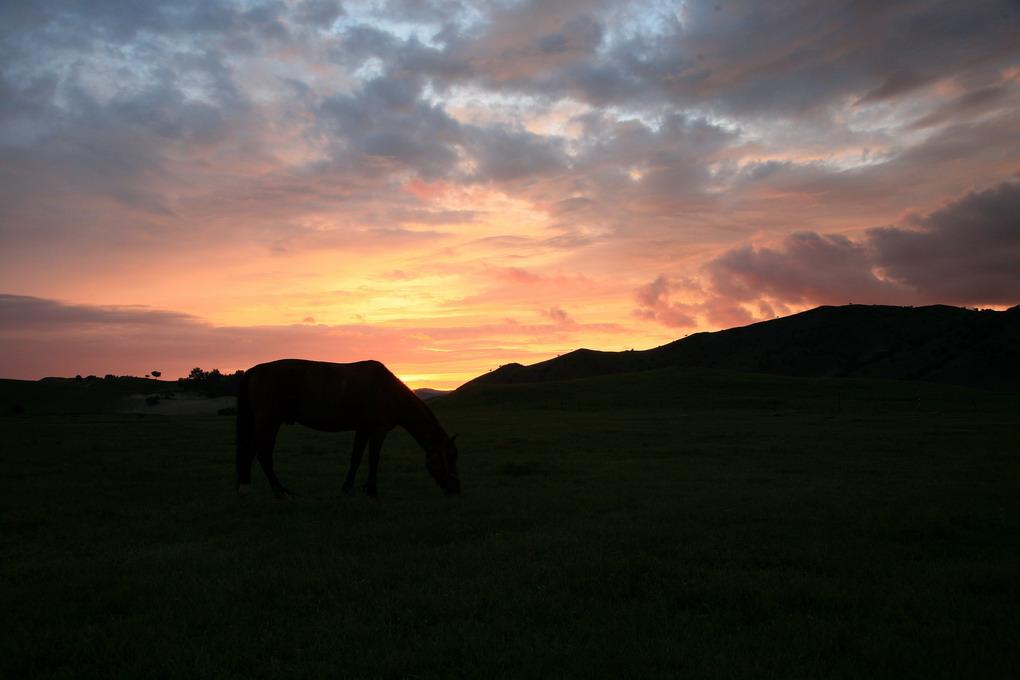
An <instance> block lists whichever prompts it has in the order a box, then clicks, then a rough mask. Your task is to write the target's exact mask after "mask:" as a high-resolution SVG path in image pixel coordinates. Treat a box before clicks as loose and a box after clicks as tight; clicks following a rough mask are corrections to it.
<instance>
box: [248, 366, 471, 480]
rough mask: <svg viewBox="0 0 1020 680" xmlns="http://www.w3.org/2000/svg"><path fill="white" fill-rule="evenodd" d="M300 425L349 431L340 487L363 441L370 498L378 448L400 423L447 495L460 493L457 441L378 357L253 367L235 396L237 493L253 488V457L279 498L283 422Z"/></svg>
mask: <svg viewBox="0 0 1020 680" xmlns="http://www.w3.org/2000/svg"><path fill="white" fill-rule="evenodd" d="M283 423H287V424H288V425H291V424H293V423H300V424H302V425H306V426H308V427H310V428H312V429H314V430H321V431H323V432H348V431H350V430H353V431H354V451H353V452H352V454H351V467H350V469H349V470H348V471H347V480H346V481H345V482H344V485H343V490H344V492H345V493H351V492H352V491H353V489H354V477H355V475H356V474H357V472H358V466H359V465H360V464H361V456H362V454H363V453H364V451H365V446H366V445H367V446H368V483H367V484H366V490H367V492H368V494H369V495H370V496H375V495H376V493H377V488H376V473H377V472H378V470H379V452H380V451H381V450H382V445H383V440H384V439H385V438H386V435H387V433H389V431H390V430H392V429H393V428H394V427H396V426H397V425H400V426H401V427H403V428H404V429H405V430H407V431H408V433H410V435H411V436H412V437H414V439H415V441H417V442H418V444H419V445H420V446H421V447H422V448H423V449H425V467H426V468H427V469H428V471H429V473H430V474H431V475H432V477H433V478H434V479H435V480H436V483H437V484H438V485H439V486H441V487H442V488H443V489H445V490H446V491H448V492H450V493H457V492H458V491H460V477H458V476H457V447H456V445H455V444H454V439H456V436H454V437H448V436H446V432H445V431H444V430H443V428H442V427H441V426H440V425H439V421H438V420H436V416H435V415H434V414H433V413H432V411H431V410H430V409H429V407H428V406H426V405H425V402H423V401H422V400H421V399H420V398H419V397H418V395H416V394H415V393H414V392H412V391H411V390H410V389H409V388H408V387H407V386H406V385H405V384H404V383H402V382H400V379H399V378H397V377H396V376H395V375H393V374H392V373H390V371H389V369H387V368H386V367H385V366H383V365H382V364H381V363H379V362H378V361H359V362H356V363H353V364H333V363H327V362H324V361H304V360H302V359H281V360H279V361H271V362H269V363H266V364H259V365H258V366H253V367H252V368H250V369H248V371H246V372H245V374H244V377H243V378H242V379H241V387H240V391H239V392H238V397H237V492H238V493H239V494H240V495H245V494H247V493H249V492H250V491H251V464H252V461H254V460H255V459H256V458H258V461H259V464H260V465H261V466H262V471H263V472H265V473H266V478H267V479H268V480H269V484H270V486H272V488H273V493H274V494H275V495H276V497H277V498H283V497H286V496H287V495H288V494H289V493H291V492H290V491H288V490H287V489H286V488H284V486H283V485H282V484H280V480H279V479H277V477H276V473H275V472H274V471H273V448H274V446H275V444H276V435H277V433H278V432H279V430H280V425H282V424H283Z"/></svg>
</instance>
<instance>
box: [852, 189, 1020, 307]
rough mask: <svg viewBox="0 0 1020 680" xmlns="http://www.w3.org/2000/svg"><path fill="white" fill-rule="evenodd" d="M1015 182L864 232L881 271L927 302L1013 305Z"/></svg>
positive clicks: (1019, 228)
mask: <svg viewBox="0 0 1020 680" xmlns="http://www.w3.org/2000/svg"><path fill="white" fill-rule="evenodd" d="M1018 215H1020V182H1015V181H1014V182H1006V183H1003V184H1000V185H999V186H998V187H995V188H993V189H988V190H986V191H982V192H976V193H975V192H972V193H969V194H967V195H966V196H965V197H963V198H962V199H960V200H958V201H956V202H953V203H950V204H949V205H947V206H946V207H944V208H942V209H940V210H937V211H935V212H933V213H931V214H929V215H924V216H913V217H911V218H910V219H909V220H908V222H909V223H910V225H911V227H913V228H911V229H904V228H901V227H883V228H878V229H872V230H870V231H869V232H868V242H869V245H870V247H871V248H872V250H873V253H874V254H873V258H874V262H875V264H876V265H877V266H879V267H881V268H882V272H883V275H884V276H885V277H886V278H888V279H891V280H894V281H897V282H899V283H900V284H902V285H904V286H908V287H910V288H911V289H913V290H915V291H917V293H918V294H919V295H921V296H923V297H924V298H925V299H927V300H930V301H933V302H934V301H939V302H946V303H953V304H962V305H973V304H995V305H1015V304H1017V303H1018V302H1020V221H1018V219H1017V216H1018Z"/></svg>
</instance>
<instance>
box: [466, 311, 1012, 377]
mask: <svg viewBox="0 0 1020 680" xmlns="http://www.w3.org/2000/svg"><path fill="white" fill-rule="evenodd" d="M680 366H697V367H703V368H723V369H728V370H735V371H747V372H753V373H770V374H774V375H786V376H799V377H830V378H836V377H838V378H882V379H894V380H926V381H931V382H941V383H948V384H953V385H964V386H968V387H980V388H991V389H1010V388H1016V387H1018V386H1020V307H1014V308H1012V309H1010V310H1007V311H1004V312H996V311H992V310H985V311H977V310H971V309H965V308H960V307H949V306H944V305H935V306H930V307H891V306H868V305H847V306H843V307H818V308H817V309H812V310H810V311H807V312H802V313H800V314H794V315H792V316H788V317H784V318H781V319H775V320H773V321H764V322H761V323H756V324H752V325H750V326H744V327H741V328H732V329H729V330H725V331H718V332H715V333H697V334H695V335H691V336H689V337H686V338H683V339H681V340H676V341H674V342H671V343H669V344H668V345H663V346H661V347H656V348H654V349H649V350H644V351H629V352H597V351H593V350H588V349H580V350H576V351H574V352H571V353H569V354H565V355H563V356H560V357H556V358H555V359H550V360H549V361H543V362H541V363H537V364H533V365H531V366H522V365H520V364H510V365H507V366H503V367H501V368H499V369H497V370H495V371H492V372H491V373H488V374H485V375H482V376H479V377H478V378H475V379H474V380H472V381H470V382H469V383H467V384H468V385H470V384H473V383H488V384H513V383H527V382H545V381H550V380H567V379H572V378H583V377H588V376H595V375H607V374H613V373H630V372H634V371H646V370H653V369H658V368H670V367H680Z"/></svg>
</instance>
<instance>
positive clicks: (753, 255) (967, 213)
mask: <svg viewBox="0 0 1020 680" xmlns="http://www.w3.org/2000/svg"><path fill="white" fill-rule="evenodd" d="M1018 214H1020V183H1017V182H1007V183H1004V184H1002V185H1000V186H998V187H996V188H994V189H989V190H987V191H984V192H979V193H971V194H969V195H967V196H966V197H964V198H962V199H960V200H958V201H956V202H954V203H951V204H950V205H948V206H946V207H945V208H943V209H941V210H938V211H936V212H933V213H931V214H929V215H926V216H919V217H914V218H912V219H911V220H910V223H911V226H912V227H913V228H909V229H906V228H902V227H884V228H878V229H871V230H869V231H868V232H867V234H866V237H865V238H864V239H862V240H860V241H853V240H851V239H849V238H847V237H845V236H841V235H836V234H817V233H814V232H798V233H795V234H792V235H790V236H788V237H786V238H785V239H784V240H783V241H782V242H781V244H780V245H779V246H778V247H765V246H763V247H752V246H742V247H739V248H734V249H731V250H729V251H727V252H726V253H724V254H723V255H721V256H719V257H717V258H715V259H714V260H712V261H711V262H709V263H708V264H707V265H706V272H707V273H708V275H709V277H710V282H711V291H712V293H713V294H715V295H717V296H719V297H721V298H725V299H728V300H734V301H738V302H753V301H759V300H776V301H779V302H781V303H785V304H790V305H796V304H802V305H815V304H846V303H848V302H863V301H867V302H870V303H885V304H915V303H918V304H923V303H942V304H960V305H988V304H992V305H1013V304H1017V302H1018V301H1020V266H1018V263H1020V222H1018V221H1017V217H1016V216H1017V215H1018Z"/></svg>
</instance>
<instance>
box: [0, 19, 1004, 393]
mask: <svg viewBox="0 0 1020 680" xmlns="http://www.w3.org/2000/svg"><path fill="white" fill-rule="evenodd" d="M851 302H852V303H862V304H902V305H923V304H932V303H941V304H951V305H959V306H969V307H992V308H997V309H1001V308H1005V307H1010V306H1013V305H1016V304H1020V3H1017V2H1015V1H1005V0H1004V1H994V0H987V1H986V0H970V1H968V2H960V1H959V0H950V1H946V2H941V1H938V0H922V1H910V0H907V1H894V0H877V1H869V0H860V1H858V2H813V1H803V2H794V1H792V0H770V1H769V2H761V1H754V0H747V1H738V2H733V1H730V0H712V1H709V2H701V1H698V0H692V1H689V2H659V1H655V0H639V1H634V2H624V1H611V0H606V1H596V0H562V1H559V0H557V1H555V2H554V1H552V0H525V1H517V2H513V1H500V0H490V1H477V2H473V1H469V0H463V1H461V0H437V1H435V2H428V1H427V0H401V1H394V2H368V1H355V0H344V1H343V2H339V1H335V0H303V1H297V0H294V1H290V0H280V1H268V2H244V1H231V0H181V1H174V2H151V1H149V0H81V1H75V0H32V1H27V0H26V1H17V0H5V1H2V2H0V377H4V378H24V379H37V378H41V377H44V376H51V375H57V376H74V375H76V374H81V375H88V374H97V375H105V374H107V373H113V374H117V375H123V374H129V375H144V374H147V373H150V372H151V371H153V370H159V371H162V373H163V377H164V378H170V379H174V378H177V377H181V376H184V375H186V374H187V373H188V371H189V370H190V369H191V368H192V367H195V366H199V367H202V368H204V369H206V370H209V369H212V368H218V369H220V370H222V371H224V372H233V371H234V370H237V369H243V368H247V367H249V366H251V365H253V364H255V363H258V362H260V361H266V360H271V359H277V358H282V357H302V358H312V359H321V360H326V361H340V362H344V361H355V360H359V359H367V358H374V359H379V360H381V361H383V362H385V363H386V364H387V365H389V366H390V368H391V369H393V370H394V372H396V373H397V374H398V375H399V376H401V377H402V378H404V379H405V381H407V382H408V383H409V384H410V385H411V386H412V387H424V386H430V387H436V388H452V387H456V386H457V385H459V384H461V383H463V382H465V381H466V380H468V379H470V378H472V377H474V376H476V375H479V374H481V373H485V372H486V371H488V370H491V369H493V368H495V367H497V366H499V365H501V364H505V363H509V362H521V363H526V364H527V363H534V362H536V361H541V360H544V359H548V358H550V357H553V356H556V355H557V354H560V353H564V352H567V351H571V350H573V349H577V348H579V347H589V348H592V349H605V350H623V349H646V348H649V347H654V346H657V345H662V344H664V343H666V342H669V341H671V340H674V339H676V338H679V337H683V336H684V335H687V334H690V333H694V332H699V331H706V330H718V329H722V328H729V327H733V326H739V325H745V324H748V323H753V322H755V321H760V320H765V319H771V318H775V317H776V316H783V315H786V314H790V313H794V312H797V311H801V310H804V309H807V308H811V307H815V306H818V305H822V304H847V303H851Z"/></svg>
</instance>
